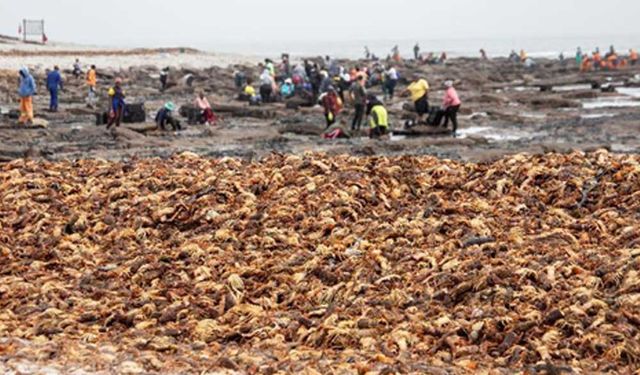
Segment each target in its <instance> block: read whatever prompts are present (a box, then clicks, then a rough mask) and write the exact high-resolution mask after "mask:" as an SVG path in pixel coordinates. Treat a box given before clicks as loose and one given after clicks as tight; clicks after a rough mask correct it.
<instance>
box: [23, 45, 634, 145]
mask: <svg viewBox="0 0 640 375" xmlns="http://www.w3.org/2000/svg"><path fill="white" fill-rule="evenodd" d="M365 54H366V57H367V61H366V62H364V63H363V62H361V63H360V65H354V66H351V67H346V66H344V65H342V64H340V63H339V62H338V61H337V60H334V59H331V58H330V57H329V56H326V57H324V58H318V59H316V60H304V61H302V62H301V63H298V64H292V63H291V61H290V57H289V55H288V54H283V55H282V56H281V61H280V63H279V64H277V65H276V64H275V63H274V61H273V60H271V59H265V60H264V62H261V63H260V64H259V65H258V72H257V74H255V76H254V75H253V74H252V73H250V72H243V71H236V72H235V73H234V81H235V86H236V88H237V90H238V99H239V100H242V101H245V102H247V103H248V104H249V105H252V106H254V105H262V104H267V103H273V102H278V101H294V102H296V103H299V104H301V105H308V106H314V105H316V104H319V105H320V106H321V107H322V109H323V111H324V118H325V122H326V127H327V128H328V129H329V128H332V127H335V125H336V123H339V117H340V116H341V115H342V113H344V110H345V107H347V106H350V107H351V108H352V111H350V112H351V113H352V117H351V118H350V119H349V121H348V124H350V130H351V132H360V131H361V129H362V126H363V123H366V121H367V119H368V122H369V135H370V136H371V137H380V136H382V135H384V134H386V133H388V131H389V116H388V111H387V109H386V107H385V102H386V103H388V101H389V100H390V99H393V98H394V96H395V95H396V86H397V85H398V83H399V82H400V80H401V74H400V71H399V70H398V68H399V67H400V66H401V57H400V51H399V48H398V46H395V47H394V48H393V49H392V50H391V54H390V55H389V56H388V57H387V60H386V61H385V62H382V61H379V60H378V59H377V58H376V57H375V55H373V54H372V53H371V52H370V51H369V49H368V48H367V47H365ZM413 57H414V59H415V61H418V62H420V63H429V64H431V63H433V64H438V63H444V62H445V61H446V59H447V56H446V53H443V54H442V55H441V56H440V57H438V58H436V57H435V56H434V55H433V54H432V53H430V54H428V55H426V56H425V55H424V54H421V49H420V45H419V44H418V43H416V45H415V46H414V48H413ZM480 58H481V59H483V60H487V59H488V57H487V53H486V51H485V50H484V49H481V50H480ZM509 59H510V60H511V61H513V62H514V63H521V64H523V65H524V66H525V67H528V68H532V67H534V66H535V62H534V61H533V59H532V58H531V57H529V56H528V55H527V53H526V51H524V50H521V51H520V53H516V52H515V51H512V52H511V54H510V56H509ZM560 60H561V61H563V62H564V61H566V60H565V58H564V55H561V56H560ZM575 60H576V63H577V65H578V66H579V67H580V70H581V71H582V72H588V71H591V70H601V69H602V70H604V69H619V68H622V67H625V66H627V65H632V66H633V65H636V64H637V63H638V53H637V52H636V51H635V50H634V49H631V50H629V54H628V56H622V55H620V54H618V53H617V52H616V50H615V48H614V47H613V46H611V48H610V49H609V51H608V52H607V53H606V54H605V55H604V56H602V55H601V53H600V50H599V49H596V50H595V51H594V52H593V53H592V54H591V55H589V54H586V53H583V52H582V50H581V49H580V48H578V49H577V51H576V57H575ZM169 73H170V69H169V67H167V68H164V69H162V70H161V71H160V75H159V79H160V91H161V92H164V91H165V90H166V89H167V87H168V77H169ZM19 74H20V86H19V95H20V98H21V99H20V113H21V116H20V119H19V121H20V123H30V122H32V121H33V99H32V98H33V95H35V93H36V81H35V79H34V78H33V76H32V75H31V74H30V72H29V70H28V69H27V68H22V69H21V70H20V72H19ZM72 74H73V76H74V77H75V79H76V80H80V79H81V78H82V77H83V76H84V80H85V83H86V87H87V98H86V102H87V105H88V106H90V107H92V108H93V107H95V104H96V101H97V96H98V94H97V92H98V91H97V90H98V89H97V84H98V79H97V75H98V72H97V68H96V66H95V65H91V66H90V68H89V69H88V70H87V72H86V73H84V72H83V71H82V64H81V63H80V61H79V60H78V59H76V61H75V63H74V64H73V70H72ZM410 78H411V79H410V80H407V82H408V85H407V87H406V88H405V89H404V90H402V92H401V96H407V97H409V98H410V100H411V102H412V103H413V106H414V109H415V112H416V118H415V119H414V120H411V121H408V122H407V123H405V125H406V126H408V127H411V126H415V125H418V124H427V125H432V126H440V125H442V126H444V127H448V125H449V122H451V124H452V133H453V134H454V135H455V134H456V131H457V128H458V120H457V114H458V111H459V110H460V106H461V100H460V97H459V96H458V93H457V91H456V89H455V87H454V81H453V80H450V79H448V80H446V81H445V82H443V84H442V86H443V88H444V90H445V95H444V98H443V100H442V105H441V106H439V107H438V106H430V105H429V92H430V86H429V83H428V81H427V80H426V79H425V78H424V77H422V76H421V75H420V74H415V75H413V76H412V77H410ZM122 84H123V82H122V79H121V78H116V79H115V81H114V84H113V86H111V87H109V88H108V90H107V94H108V98H109V111H108V121H107V128H111V127H113V126H115V127H118V126H120V124H121V122H122V119H123V115H124V113H125V109H126V108H127V105H126V95H125V91H124V89H123V87H122ZM64 87H65V83H64V80H63V77H62V75H61V73H60V68H59V67H58V66H55V67H54V68H53V70H47V72H46V88H47V90H48V91H49V95H50V103H49V110H50V111H52V112H56V111H58V108H59V99H58V97H59V92H60V91H61V90H64ZM378 88H379V89H381V91H382V97H381V98H379V97H376V96H375V95H372V92H373V91H378V90H379V89H378ZM193 106H194V107H195V108H196V109H197V110H198V111H199V114H198V119H197V122H199V123H202V124H205V123H206V124H210V125H215V124H216V123H217V121H218V118H217V116H216V115H215V114H214V112H213V110H212V107H211V104H210V103H209V101H208V99H207V97H206V95H205V93H204V92H200V93H198V95H197V96H196V97H195V99H194V101H193ZM174 113H175V105H174V103H173V102H171V101H169V102H166V103H165V104H164V105H163V106H162V107H161V108H160V109H159V110H158V112H157V115H156V118H155V120H156V124H157V126H158V128H159V129H163V130H164V129H167V126H171V128H172V129H173V130H180V129H181V128H182V127H181V125H180V122H179V121H178V120H177V119H176V116H175V114H174ZM343 122H345V123H347V121H343ZM348 124H347V126H348ZM344 130H346V129H343V131H342V132H343V133H345V131H344ZM329 133H330V134H332V135H331V136H330V137H334V136H335V135H336V132H335V131H333V129H331V131H330V132H329ZM337 133H338V134H339V133H340V131H338V132H337Z"/></svg>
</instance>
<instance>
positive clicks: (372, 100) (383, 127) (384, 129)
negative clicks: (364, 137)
mask: <svg viewBox="0 0 640 375" xmlns="http://www.w3.org/2000/svg"><path fill="white" fill-rule="evenodd" d="M368 102H369V104H368V106H367V115H368V116H369V117H370V120H369V137H371V138H379V137H381V136H383V135H385V134H387V133H388V132H389V114H388V112H387V109H386V108H385V107H384V105H383V104H382V102H381V101H380V100H378V98H377V97H375V96H370V97H369V99H368Z"/></svg>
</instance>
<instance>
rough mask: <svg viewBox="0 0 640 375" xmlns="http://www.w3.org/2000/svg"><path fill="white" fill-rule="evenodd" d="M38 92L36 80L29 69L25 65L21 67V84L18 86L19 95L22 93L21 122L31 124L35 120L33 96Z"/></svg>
mask: <svg viewBox="0 0 640 375" xmlns="http://www.w3.org/2000/svg"><path fill="white" fill-rule="evenodd" d="M35 94H36V81H35V80H34V79H33V76H32V75H31V74H29V69H28V68H26V67H24V68H22V69H20V86H19V87H18V95H20V119H19V120H18V121H19V122H20V123H21V124H30V123H32V122H33V96H34V95H35Z"/></svg>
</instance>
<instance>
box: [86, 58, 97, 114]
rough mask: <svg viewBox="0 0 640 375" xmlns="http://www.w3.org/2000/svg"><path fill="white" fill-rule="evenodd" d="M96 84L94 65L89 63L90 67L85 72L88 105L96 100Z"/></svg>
mask: <svg viewBox="0 0 640 375" xmlns="http://www.w3.org/2000/svg"><path fill="white" fill-rule="evenodd" d="M97 84H98V78H97V74H96V66H95V65H91V69H89V71H88V72H87V86H89V96H88V102H89V105H91V106H93V104H94V103H95V100H96V86H97Z"/></svg>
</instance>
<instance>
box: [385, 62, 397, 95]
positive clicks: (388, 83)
mask: <svg viewBox="0 0 640 375" xmlns="http://www.w3.org/2000/svg"><path fill="white" fill-rule="evenodd" d="M385 75H386V77H385V78H386V79H385V83H384V88H385V90H384V91H385V96H386V97H388V98H389V99H392V98H393V95H394V93H395V90H396V85H397V84H398V79H399V78H400V76H399V75H398V71H397V70H396V68H395V67H394V66H390V67H389V69H388V70H387V71H386V72H385Z"/></svg>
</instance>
